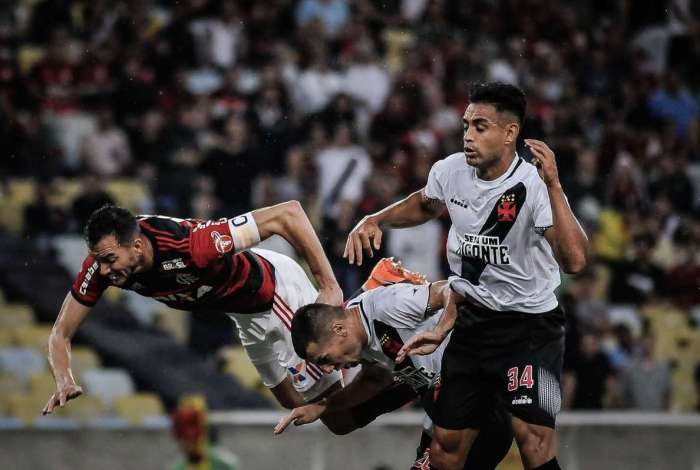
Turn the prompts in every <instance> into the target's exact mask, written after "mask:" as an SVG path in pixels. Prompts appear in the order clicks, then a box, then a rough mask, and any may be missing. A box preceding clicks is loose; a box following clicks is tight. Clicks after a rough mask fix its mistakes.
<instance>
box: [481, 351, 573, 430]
mask: <svg viewBox="0 0 700 470" xmlns="http://www.w3.org/2000/svg"><path fill="white" fill-rule="evenodd" d="M563 356H564V343H563V338H561V339H559V338H553V339H548V340H544V341H542V342H540V343H539V344H534V345H533V347H531V348H526V349H523V350H521V351H516V352H514V353H511V354H509V355H507V356H506V357H505V359H503V360H501V361H498V362H497V363H496V364H495V365H494V366H493V367H491V366H490V370H491V371H492V374H493V377H492V378H493V380H495V381H496V382H497V383H498V388H499V389H500V391H501V393H500V394H499V395H500V397H499V398H500V399H501V400H502V402H503V404H504V405H505V407H506V409H507V410H508V411H509V412H510V413H511V414H512V415H513V416H515V417H517V418H519V419H521V420H523V421H524V422H526V423H529V424H534V425H539V426H546V427H549V428H552V429H553V428H554V425H555V422H556V417H557V415H558V413H559V411H561V368H562V361H563Z"/></svg>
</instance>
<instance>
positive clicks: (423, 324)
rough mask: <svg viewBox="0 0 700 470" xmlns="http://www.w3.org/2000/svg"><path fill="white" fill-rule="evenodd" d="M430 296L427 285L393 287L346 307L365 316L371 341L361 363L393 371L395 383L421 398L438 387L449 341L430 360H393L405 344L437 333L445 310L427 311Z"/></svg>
mask: <svg viewBox="0 0 700 470" xmlns="http://www.w3.org/2000/svg"><path fill="white" fill-rule="evenodd" d="M429 295H430V285H428V284H425V285H415V284H394V285H391V286H386V287H378V288H376V289H373V290H370V291H367V292H365V293H363V294H361V295H359V296H357V297H355V298H354V299H352V300H350V301H349V302H348V304H347V308H351V307H354V306H358V307H359V308H360V310H361V313H362V322H363V325H364V327H365V333H366V334H367V339H368V341H367V345H366V346H365V347H364V348H363V349H362V356H361V358H362V361H363V362H369V363H373V364H378V365H380V366H382V367H384V368H386V369H388V370H391V371H392V373H393V375H394V380H396V381H397V382H402V383H406V384H408V385H410V386H411V387H413V389H414V390H416V392H417V393H418V394H422V393H424V392H425V391H426V390H427V389H429V388H431V387H433V386H435V385H436V384H437V383H438V381H439V379H440V366H441V362H442V353H443V351H444V349H445V347H446V346H447V343H448V341H449V340H448V339H446V340H445V341H443V342H442V344H441V345H440V346H439V347H438V349H437V350H436V351H435V352H434V353H432V354H429V355H427V356H409V357H408V358H407V359H405V360H404V361H403V362H401V363H400V364H396V363H395V362H394V359H395V358H396V354H397V353H398V352H399V349H401V346H403V344H404V342H405V341H407V340H408V339H410V338H411V337H413V336H414V335H415V334H417V333H420V332H423V331H429V330H432V329H434V328H435V325H436V324H437V322H438V320H439V319H440V315H442V309H440V310H438V311H434V312H430V311H429V310H428V298H429Z"/></svg>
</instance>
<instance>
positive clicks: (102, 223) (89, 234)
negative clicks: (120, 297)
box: [85, 205, 145, 286]
mask: <svg viewBox="0 0 700 470" xmlns="http://www.w3.org/2000/svg"><path fill="white" fill-rule="evenodd" d="M140 233H141V231H140V230H139V225H138V223H137V222H136V217H134V215H133V214H132V213H131V212H129V211H128V210H126V209H124V208H122V207H117V206H113V205H106V206H102V207H100V208H99V209H97V210H96V211H95V212H93V213H92V214H91V215H90V218H89V219H88V221H87V224H86V225H85V241H86V242H87V245H88V249H89V250H90V253H91V254H92V255H93V257H94V258H95V260H96V261H97V262H98V263H99V264H100V274H102V275H103V276H107V277H109V280H110V281H111V282H112V284H114V285H117V286H121V285H123V284H125V283H126V282H127V281H128V279H129V277H130V276H131V275H132V274H133V273H134V272H137V271H138V270H139V268H140V267H142V266H143V265H144V253H145V245H144V241H143V240H142V239H141V238H140V237H139V235H140Z"/></svg>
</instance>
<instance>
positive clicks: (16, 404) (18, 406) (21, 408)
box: [5, 394, 62, 424]
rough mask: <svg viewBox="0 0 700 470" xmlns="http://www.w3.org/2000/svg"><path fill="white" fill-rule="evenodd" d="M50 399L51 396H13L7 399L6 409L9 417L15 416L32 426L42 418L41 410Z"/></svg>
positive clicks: (59, 412)
mask: <svg viewBox="0 0 700 470" xmlns="http://www.w3.org/2000/svg"><path fill="white" fill-rule="evenodd" d="M49 398H50V396H42V395H34V394H12V395H9V396H8V397H7V400H6V402H5V409H6V411H7V414H8V415H10V416H14V417H15V418H17V419H19V420H20V421H22V423H24V424H31V423H32V422H34V420H36V419H37V418H39V417H40V416H41V410H43V409H44V406H45V405H46V402H47V401H48V400H49ZM57 414H59V415H60V414H62V411H58V412H57Z"/></svg>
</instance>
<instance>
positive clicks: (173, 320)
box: [155, 307, 190, 344]
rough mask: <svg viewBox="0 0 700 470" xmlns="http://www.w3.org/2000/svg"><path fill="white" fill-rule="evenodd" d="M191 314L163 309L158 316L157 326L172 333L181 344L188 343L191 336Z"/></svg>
mask: <svg viewBox="0 0 700 470" xmlns="http://www.w3.org/2000/svg"><path fill="white" fill-rule="evenodd" d="M189 318H190V312H185V311H183V310H175V309H173V308H168V307H163V308H161V309H159V310H158V312H157V314H156V321H155V324H156V326H157V327H158V328H159V329H161V330H163V331H165V332H167V333H170V334H171V335H172V336H173V337H174V338H175V339H176V340H177V341H178V342H179V343H181V344H185V343H187V339H188V338H189V335H190V323H189Z"/></svg>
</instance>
